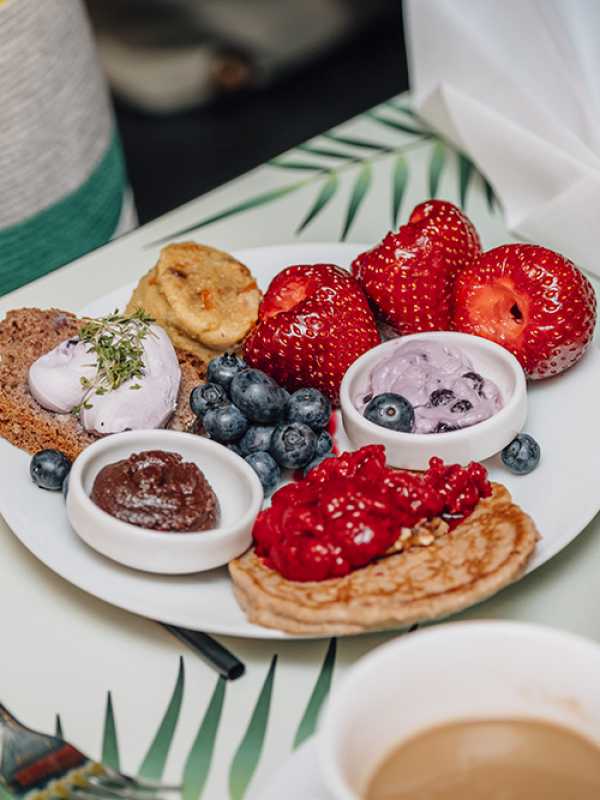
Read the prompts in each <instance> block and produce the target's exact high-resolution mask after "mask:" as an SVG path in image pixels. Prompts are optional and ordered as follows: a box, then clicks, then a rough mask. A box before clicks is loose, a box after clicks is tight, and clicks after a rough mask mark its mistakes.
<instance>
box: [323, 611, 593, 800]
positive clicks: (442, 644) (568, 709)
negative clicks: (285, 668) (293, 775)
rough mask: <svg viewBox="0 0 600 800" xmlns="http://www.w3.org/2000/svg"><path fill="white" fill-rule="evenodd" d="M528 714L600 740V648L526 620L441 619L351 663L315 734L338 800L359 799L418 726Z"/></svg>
mask: <svg viewBox="0 0 600 800" xmlns="http://www.w3.org/2000/svg"><path fill="white" fill-rule="evenodd" d="M442 664H443V669H441V668H440V666H441V665H442ZM524 718H526V719H536V720H544V721H547V722H550V723H554V724H555V725H560V726H564V727H566V728H569V729H570V730H574V731H576V732H578V733H579V734H581V735H582V736H584V737H585V738H586V739H588V740H590V741H592V742H594V743H595V744H596V745H598V746H599V747H600V646H598V645H597V644H596V643H595V642H592V641H589V640H587V639H583V638H581V637H579V636H574V635H572V634H568V633H563V632H562V631H558V630H554V629H552V628H544V627H541V626H536V625H526V624H522V623H514V622H462V623H454V624H452V623H450V624H447V625H437V626H435V627H433V628H428V629H425V630H421V631H418V632H417V633H415V634H411V635H409V636H403V637H401V638H400V639H397V640H396V641H393V642H390V643H388V644H386V645H384V646H383V647H379V648H377V649H375V650H373V651H372V652H371V653H370V654H369V655H367V656H366V657H365V658H363V659H361V660H360V661H358V662H357V664H356V665H354V666H353V667H352V668H351V669H350V671H349V672H348V674H347V675H346V677H345V679H344V681H343V683H342V685H341V686H340V687H339V688H338V689H336V690H335V691H334V694H333V696H332V699H331V701H330V703H329V705H328V708H327V711H326V713H325V716H324V719H323V720H322V724H321V728H320V732H319V734H318V736H319V739H318V749H319V756H320V767H321V774H322V776H323V780H324V783H325V785H326V786H327V788H328V789H329V790H330V793H331V794H332V795H333V797H334V798H335V799H336V800H360V798H361V797H364V793H365V790H366V788H367V785H368V781H369V779H370V777H371V776H372V774H373V771H374V770H375V769H376V768H377V766H378V765H379V764H380V763H381V761H383V759H385V757H386V756H387V755H388V753H390V752H391V751H392V750H393V749H394V747H395V746H397V745H399V744H400V743H401V742H403V741H406V740H407V739H409V738H411V737H412V736H414V735H416V734H417V733H420V732H422V731H425V730H427V729H428V728H432V727H434V726H436V725H442V724H444V723H447V722H454V721H459V720H469V719H470V720H486V719H524Z"/></svg>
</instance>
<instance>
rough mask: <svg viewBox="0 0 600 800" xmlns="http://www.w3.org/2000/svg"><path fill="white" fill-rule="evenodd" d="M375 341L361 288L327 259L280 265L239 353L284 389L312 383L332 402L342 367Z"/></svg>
mask: <svg viewBox="0 0 600 800" xmlns="http://www.w3.org/2000/svg"><path fill="white" fill-rule="evenodd" d="M376 344H379V333H378V331H377V325H376V324H375V318H374V317H373V314H372V312H371V309H370V308H369V303H368V301H367V298H366V297H365V295H364V293H363V291H362V289H361V288H360V286H359V285H358V283H357V282H356V281H355V280H354V278H353V277H352V276H351V275H350V274H349V273H348V272H346V271H345V270H343V269H341V268H340V267H336V266H334V265H333V264H313V265H304V266H294V267H288V268H287V269H284V270H283V271H282V272H280V273H279V275H277V276H276V277H275V278H274V279H273V281H272V282H271V285H270V286H269V288H268V290H267V292H266V294H265V296H264V299H263V302H262V304H261V306H260V310H259V319H258V323H257V325H256V326H255V327H254V329H253V330H252V331H250V333H249V334H248V336H247V337H246V339H245V341H244V344H243V353H244V358H245V359H246V361H247V362H248V364H250V365H251V366H253V367H257V368H259V369H262V370H263V371H264V372H266V373H268V374H269V375H271V377H272V378H274V379H275V380H276V381H277V382H278V383H280V384H281V385H282V386H285V387H286V388H287V389H289V390H290V391H293V390H295V389H299V388H301V387H304V386H314V387H315V388H316V389H319V390H320V391H322V392H323V393H324V394H326V395H327V397H329V399H330V400H331V401H332V402H333V403H337V402H338V399H339V389H340V383H341V381H342V377H343V376H344V373H345V372H346V370H347V369H348V367H349V366H350V364H352V362H353V361H355V360H356V359H357V358H358V357H359V356H360V355H362V354H363V353H364V352H365V351H366V350H369V349H370V348H371V347H374V346H375V345H376Z"/></svg>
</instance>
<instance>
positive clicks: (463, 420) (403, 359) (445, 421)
mask: <svg viewBox="0 0 600 800" xmlns="http://www.w3.org/2000/svg"><path fill="white" fill-rule="evenodd" d="M384 392H392V393H394V394H399V395H402V397H405V398H406V399H407V400H408V401H409V402H410V403H411V404H412V406H413V407H414V410H415V426H414V430H413V433H444V432H447V431H452V430H457V429H459V428H468V427H469V426H471V425H475V424H476V423H478V422H482V421H483V420H484V419H488V418H489V417H491V416H493V415H494V414H495V413H496V412H498V411H500V409H501V408H502V405H503V403H502V395H501V394H500V390H499V389H498V387H497V386H496V384H495V383H494V382H493V381H491V380H489V379H488V378H486V377H485V376H482V375H480V374H479V373H478V372H477V371H476V370H475V368H474V366H473V363H472V362H471V360H470V359H469V358H468V357H467V356H466V355H465V354H464V353H463V352H462V351H461V350H459V349H458V348H456V347H449V346H447V345H444V344H441V343H440V342H438V341H434V340H431V341H427V340H418V341H407V342H400V343H399V344H398V346H397V347H396V348H395V349H394V350H393V352H392V353H391V354H390V355H388V356H386V357H385V358H383V359H382V360H381V361H379V362H378V363H377V364H376V365H375V366H374V367H373V369H372V370H371V374H370V375H369V376H368V377H367V379H366V381H365V383H364V384H363V386H362V387H361V389H360V391H359V392H358V393H357V394H356V396H355V397H354V398H353V399H354V404H355V406H356V408H357V409H358V410H359V411H360V412H361V413H362V412H363V411H364V409H365V406H366V405H367V403H368V402H369V400H371V398H373V397H375V396H376V395H378V394H383V393H384Z"/></svg>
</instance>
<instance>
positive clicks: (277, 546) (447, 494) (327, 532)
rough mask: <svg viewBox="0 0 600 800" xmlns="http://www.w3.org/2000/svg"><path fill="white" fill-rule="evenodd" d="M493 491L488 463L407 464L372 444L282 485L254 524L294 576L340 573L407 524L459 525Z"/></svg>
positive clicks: (274, 559)
mask: <svg viewBox="0 0 600 800" xmlns="http://www.w3.org/2000/svg"><path fill="white" fill-rule="evenodd" d="M491 491H492V490H491V486H490V484H489V482H488V480H487V472H486V470H485V468H484V467H482V466H481V464H470V465H469V466H468V467H466V468H463V467H460V466H458V465H453V466H446V465H445V464H444V463H443V462H442V461H441V460H440V459H439V458H432V459H431V461H430V466H429V469H428V470H427V472H424V473H412V472H403V471H399V470H394V469H390V468H389V467H386V465H385V450H384V448H383V447H381V446H380V445H370V446H368V447H363V448H362V449H361V450H358V451H356V452H355V453H343V454H342V455H341V456H338V457H337V458H330V459H327V460H326V461H323V463H322V464H320V465H319V466H318V467H315V468H314V469H313V470H311V472H310V473H309V474H308V477H307V478H306V479H305V480H303V481H299V482H297V483H293V484H288V485H287V486H283V487H282V488H281V489H279V491H277V492H275V494H274V495H273V498H272V504H271V507H270V508H268V509H266V510H264V511H261V513H260V514H259V515H258V517H257V519H256V522H255V524H254V531H253V534H254V543H255V546H256V552H257V553H258V555H259V556H261V557H262V558H263V559H264V560H265V563H266V564H267V565H268V566H270V567H272V568H273V569H275V570H277V572H279V573H280V574H281V575H283V576H284V577H285V578H288V579H289V580H295V581H321V580H325V579H327V578H336V577H341V576H342V575H347V574H348V573H349V572H350V571H351V570H353V569H357V568H359V567H362V566H365V564H368V563H370V562H371V561H373V560H374V559H376V558H378V557H380V556H383V555H384V554H385V553H386V551H387V550H389V548H390V547H391V546H392V545H393V544H394V542H395V541H396V539H397V538H398V536H399V535H400V533H401V531H402V529H403V528H412V527H414V526H415V525H417V523H419V522H422V521H424V520H427V519H432V518H433V517H437V516H442V517H444V518H446V519H447V521H448V523H449V525H450V527H451V528H453V527H456V525H458V524H459V523H460V522H461V521H462V520H463V519H465V517H467V516H468V515H469V514H470V513H471V512H472V511H473V509H474V508H475V506H476V505H477V503H478V502H479V500H480V498H482V497H488V496H489V495H490V494H491Z"/></svg>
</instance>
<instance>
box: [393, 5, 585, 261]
mask: <svg viewBox="0 0 600 800" xmlns="http://www.w3.org/2000/svg"><path fill="white" fill-rule="evenodd" d="M405 9H406V18H407V34H408V36H407V39H408V51H409V63H410V74H411V89H412V92H413V97H414V100H415V109H416V110H417V111H418V112H419V113H420V114H421V116H423V117H424V118H425V119H426V120H427V121H428V122H429V123H430V124H432V125H433V126H434V127H435V128H436V129H437V130H439V131H440V132H441V133H442V134H443V135H445V136H446V137H447V138H448V139H449V140H450V141H452V142H453V143H454V144H455V145H456V146H457V147H459V148H460V149H462V150H464V151H465V153H467V154H468V155H469V156H470V157H471V158H472V159H473V161H474V162H475V163H476V164H477V166H478V167H479V169H480V170H481V172H482V173H483V174H484V175H486V177H487V178H488V180H489V181H490V183H491V184H492V186H493V188H494V191H495V192H496V195H497V196H498V198H499V199H500V201H501V204H502V206H503V208H504V212H505V217H506V223H507V226H508V228H509V229H510V230H511V231H513V232H514V233H515V234H516V235H518V236H520V237H522V238H524V239H527V240H529V241H533V242H539V243H540V244H544V245H546V246H547V247H551V248H553V249H555V250H558V251H559V252H562V253H564V254H565V255H567V256H568V257H569V258H571V259H573V260H574V261H575V262H576V263H578V264H579V265H580V266H581V267H582V268H584V269H587V270H590V271H592V272H594V273H596V274H598V275H600V2H599V0H406V5H405Z"/></svg>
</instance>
